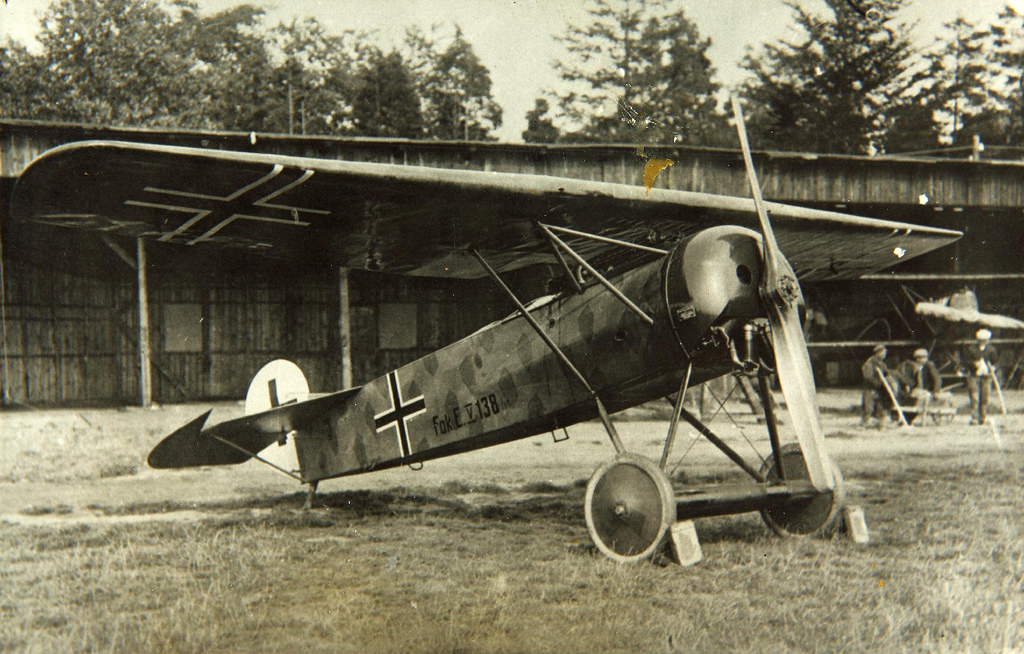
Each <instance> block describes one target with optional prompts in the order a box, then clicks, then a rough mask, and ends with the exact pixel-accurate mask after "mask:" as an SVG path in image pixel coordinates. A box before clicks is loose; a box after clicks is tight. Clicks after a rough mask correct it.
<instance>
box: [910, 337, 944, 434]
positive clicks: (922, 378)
mask: <svg viewBox="0 0 1024 654" xmlns="http://www.w3.org/2000/svg"><path fill="white" fill-rule="evenodd" d="M897 375H898V377H899V380H900V386H901V388H902V389H903V401H906V402H907V404H909V403H911V402H913V404H914V409H913V410H914V413H915V414H916V415H917V424H918V426H921V427H923V426H924V416H925V415H927V411H928V405H929V404H930V403H931V401H932V400H933V399H945V398H946V396H948V395H949V394H948V393H943V392H942V377H941V376H940V375H939V369H938V368H936V367H935V364H934V363H932V362H931V361H929V360H928V350H926V349H924V348H923V347H922V348H918V349H916V350H914V358H913V359H909V360H907V361H904V362H903V365H901V366H900V367H899V370H898V373H897Z"/></svg>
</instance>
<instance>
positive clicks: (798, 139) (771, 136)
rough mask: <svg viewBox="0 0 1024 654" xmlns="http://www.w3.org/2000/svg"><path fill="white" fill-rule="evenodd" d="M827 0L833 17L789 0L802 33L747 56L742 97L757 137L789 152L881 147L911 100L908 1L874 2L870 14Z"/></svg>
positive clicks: (841, 0) (849, 4)
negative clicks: (900, 16)
mask: <svg viewBox="0 0 1024 654" xmlns="http://www.w3.org/2000/svg"><path fill="white" fill-rule="evenodd" d="M824 1H825V4H826V5H827V6H828V9H829V11H830V13H831V16H819V15H817V14H814V13H811V12H810V11H808V10H807V9H805V8H804V7H803V6H802V5H798V4H796V3H790V4H789V7H790V8H791V9H792V11H793V14H794V17H795V22H796V27H797V28H798V29H799V30H801V31H802V35H801V36H800V37H799V38H798V39H796V40H794V41H780V42H778V43H765V44H764V45H763V46H761V48H760V51H759V52H757V53H755V52H750V53H748V54H747V56H746V57H744V59H743V62H742V63H741V65H742V66H743V67H744V68H746V69H747V70H748V71H750V73H751V77H750V78H749V79H748V80H747V81H746V82H744V84H743V86H742V88H741V94H742V95H743V96H744V98H745V99H746V102H747V116H748V123H749V125H750V131H751V135H752V137H753V138H754V139H755V140H756V142H758V143H761V144H764V145H765V146H767V147H773V148H778V149H783V150H806V151H812V152H839V153H869V152H872V151H876V150H877V149H880V146H884V143H885V137H886V135H887V133H888V131H889V130H890V129H891V128H892V123H893V116H894V115H895V114H896V113H898V112H897V111H896V109H898V108H899V106H900V103H902V102H904V101H909V100H908V99H907V98H906V97H905V91H906V89H907V88H908V86H909V85H910V83H911V80H910V79H909V77H908V75H909V73H908V66H909V63H910V61H911V58H912V51H911V48H910V43H909V37H908V36H907V35H908V33H909V28H908V27H907V26H906V25H904V24H901V23H898V21H897V19H896V14H897V12H898V11H899V9H900V6H901V4H902V0H873V2H872V3H871V4H872V10H871V11H869V12H864V11H863V10H862V9H861V8H860V5H858V4H857V3H852V2H848V1H847V0H824Z"/></svg>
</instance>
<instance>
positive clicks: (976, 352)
mask: <svg viewBox="0 0 1024 654" xmlns="http://www.w3.org/2000/svg"><path fill="white" fill-rule="evenodd" d="M974 337H975V338H977V339H978V342H977V343H976V344H974V345H972V346H970V347H968V348H967V349H966V350H964V358H963V362H964V367H965V368H967V371H966V372H967V392H968V394H969V395H970V398H971V424H972V425H984V424H985V421H986V418H985V411H986V410H987V409H988V396H989V393H990V392H992V376H993V375H995V373H996V361H997V360H998V358H999V353H998V352H996V348H994V347H992V346H991V345H989V341H990V340H991V339H992V332H990V331H989V330H987V329H979V330H978V332H977V333H976V334H975V335H974Z"/></svg>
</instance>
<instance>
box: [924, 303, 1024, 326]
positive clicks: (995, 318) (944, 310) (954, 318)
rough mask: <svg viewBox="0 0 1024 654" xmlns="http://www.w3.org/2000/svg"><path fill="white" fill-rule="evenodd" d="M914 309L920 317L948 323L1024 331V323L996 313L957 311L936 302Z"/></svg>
mask: <svg viewBox="0 0 1024 654" xmlns="http://www.w3.org/2000/svg"><path fill="white" fill-rule="evenodd" d="M914 308H915V310H916V311H917V313H919V314H921V315H922V316H932V317H935V318H941V319H942V320H946V321H949V322H964V323H968V324H973V325H981V326H983V327H991V328H992V329H1024V322H1021V321H1020V320H1017V319H1016V318H1011V317H1010V316H1001V315H999V314H996V313H982V312H980V311H975V310H972V309H958V308H955V307H951V306H947V305H945V304H941V303H938V302H918V303H917V304H916V305H915V307H914Z"/></svg>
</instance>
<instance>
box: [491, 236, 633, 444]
mask: <svg viewBox="0 0 1024 654" xmlns="http://www.w3.org/2000/svg"><path fill="white" fill-rule="evenodd" d="M473 256H475V257H476V258H477V261H479V262H480V265H481V266H483V267H484V270H486V271H487V274H488V275H490V277H491V279H493V280H494V283H496V284H497V285H498V287H499V288H501V290H503V291H505V294H506V295H508V297H509V298H510V299H511V300H512V302H513V303H514V304H515V305H516V308H517V309H519V313H520V314H521V315H522V316H523V318H525V319H526V322H528V323H529V324H530V327H533V330H534V331H535V332H537V335H538V336H540V338H541V340H542V341H544V343H545V344H546V345H547V346H548V347H549V348H551V351H552V352H554V353H555V356H557V357H558V358H559V360H561V362H562V365H564V366H565V367H566V369H567V370H568V371H569V372H571V373H572V374H573V375H574V376H575V377H576V379H578V380H580V383H581V384H583V387H584V388H585V389H587V393H589V394H590V397H591V398H592V399H593V400H594V403H595V404H596V405H597V413H598V416H599V417H600V418H601V423H602V424H603V425H604V428H605V431H607V432H608V437H609V438H610V439H611V441H612V445H613V446H615V451H616V452H617V453H621V452H624V451H625V448H624V447H623V445H622V441H621V440H620V439H619V432H618V431H616V430H615V425H613V424H612V421H611V418H609V417H608V411H607V410H606V409H605V408H604V403H603V402H601V398H600V397H598V395H597V391H595V390H594V388H593V387H592V386H591V385H590V383H589V382H588V381H587V379H586V377H584V376H583V373H581V372H580V371H579V369H577V368H576V366H574V365H573V364H572V361H570V360H569V357H567V356H566V355H565V353H564V352H562V350H561V348H559V347H558V344H557V343H555V342H554V341H553V340H551V337H550V336H548V334H547V332H545V331H544V329H543V328H542V327H541V326H540V325H539V324H538V323H537V320H536V319H535V318H534V317H533V316H531V315H530V312H529V311H528V310H527V309H526V307H525V306H524V305H523V303H522V302H521V301H520V300H519V298H518V297H516V294H515V293H513V292H512V289H510V288H509V287H508V286H507V285H506V284H505V282H504V281H502V279H501V277H500V276H499V275H498V273H497V272H495V270H494V268H492V267H491V265H490V264H489V263H487V260H486V259H484V257H483V255H482V254H480V252H479V251H477V250H473Z"/></svg>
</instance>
